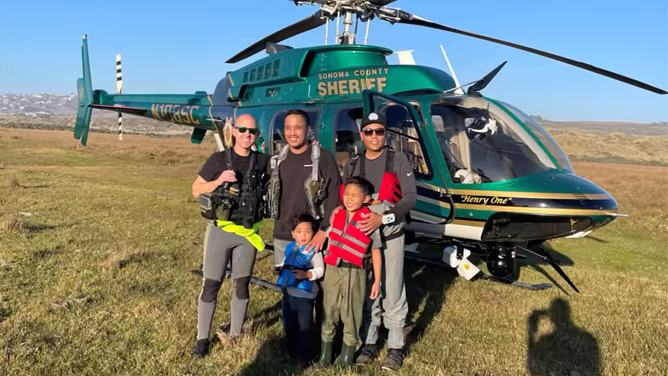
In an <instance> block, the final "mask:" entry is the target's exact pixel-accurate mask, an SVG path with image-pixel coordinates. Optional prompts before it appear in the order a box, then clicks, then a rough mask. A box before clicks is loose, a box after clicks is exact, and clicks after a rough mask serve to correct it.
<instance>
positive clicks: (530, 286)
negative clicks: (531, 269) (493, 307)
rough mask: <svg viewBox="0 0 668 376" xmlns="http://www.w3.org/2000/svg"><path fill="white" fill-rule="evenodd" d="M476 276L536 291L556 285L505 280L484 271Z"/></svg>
mask: <svg viewBox="0 0 668 376" xmlns="http://www.w3.org/2000/svg"><path fill="white" fill-rule="evenodd" d="M476 278H481V279H484V280H487V281H492V282H500V283H504V284H507V285H513V286H515V287H519V288H522V289H527V290H535V291H537V290H547V289H549V288H552V287H554V285H553V284H551V283H535V284H532V283H524V282H518V281H509V280H505V279H499V278H496V277H494V276H491V275H489V274H486V273H483V272H479V273H478V275H477V276H476Z"/></svg>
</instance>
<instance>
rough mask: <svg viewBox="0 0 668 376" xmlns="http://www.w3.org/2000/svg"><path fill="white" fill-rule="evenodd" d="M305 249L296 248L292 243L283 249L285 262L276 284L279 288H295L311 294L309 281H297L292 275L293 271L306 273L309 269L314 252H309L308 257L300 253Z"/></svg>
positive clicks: (302, 247)
mask: <svg viewBox="0 0 668 376" xmlns="http://www.w3.org/2000/svg"><path fill="white" fill-rule="evenodd" d="M305 247H306V246H301V247H299V248H298V247H297V244H296V243H295V242H292V243H290V244H289V245H288V246H287V247H286V248H285V262H284V263H283V269H281V274H280V275H279V276H278V281H277V282H276V284H277V285H278V286H279V287H281V288H285V287H296V288H298V289H300V290H303V291H306V292H308V293H311V281H310V280H308V279H301V280H300V279H297V278H295V275H294V273H292V271H293V270H303V271H308V270H309V269H311V267H310V266H311V259H312V258H313V256H314V255H315V251H311V254H308V255H307V254H304V253H302V251H303V250H304V248H305Z"/></svg>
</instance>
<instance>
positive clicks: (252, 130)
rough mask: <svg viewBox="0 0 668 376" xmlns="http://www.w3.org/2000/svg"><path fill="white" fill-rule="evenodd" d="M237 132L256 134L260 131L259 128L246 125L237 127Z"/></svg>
mask: <svg viewBox="0 0 668 376" xmlns="http://www.w3.org/2000/svg"><path fill="white" fill-rule="evenodd" d="M236 128H237V132H239V133H246V131H248V132H250V134H256V133H257V132H258V129H257V128H246V127H236Z"/></svg>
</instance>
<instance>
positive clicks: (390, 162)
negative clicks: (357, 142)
mask: <svg viewBox="0 0 668 376" xmlns="http://www.w3.org/2000/svg"><path fill="white" fill-rule="evenodd" d="M363 156H364V154H363V155H357V156H355V157H353V160H352V163H351V165H350V171H349V172H348V175H347V177H350V176H351V174H352V173H353V172H354V171H355V165H356V164H357V161H358V160H359V159H360V158H362V157H363ZM364 162H365V161H364V160H363V161H362V164H361V165H360V173H359V175H358V176H361V177H363V178H366V171H365V170H366V169H365V168H364V167H365V166H364V165H365V163H364ZM344 190H345V182H344V184H341V187H340V189H339V195H340V199H341V202H343V191H344ZM401 197H402V193H401V183H400V182H399V177H397V174H396V173H395V171H394V151H393V150H392V149H389V148H388V149H387V156H386V157H385V173H384V174H383V179H382V180H381V182H380V189H379V190H378V199H377V200H374V201H371V202H369V205H373V204H379V203H385V204H388V205H389V206H390V207H393V206H394V205H396V204H397V203H398V202H399V200H401Z"/></svg>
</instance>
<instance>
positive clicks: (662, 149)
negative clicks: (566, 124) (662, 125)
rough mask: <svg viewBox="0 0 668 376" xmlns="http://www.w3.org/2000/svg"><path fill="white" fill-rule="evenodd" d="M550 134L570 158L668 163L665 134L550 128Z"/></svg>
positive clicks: (667, 142)
mask: <svg viewBox="0 0 668 376" xmlns="http://www.w3.org/2000/svg"><path fill="white" fill-rule="evenodd" d="M550 134H551V135H552V137H554V139H555V140H556V141H557V143H558V144H559V145H560V146H561V147H562V149H563V150H564V152H565V153H566V154H567V155H568V156H569V157H571V158H575V159H578V160H585V161H586V160H589V161H596V162H615V161H619V162H633V163H645V164H647V163H651V164H657V165H666V164H668V138H666V137H665V136H628V135H625V134H623V133H587V132H579V131H575V130H550Z"/></svg>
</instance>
